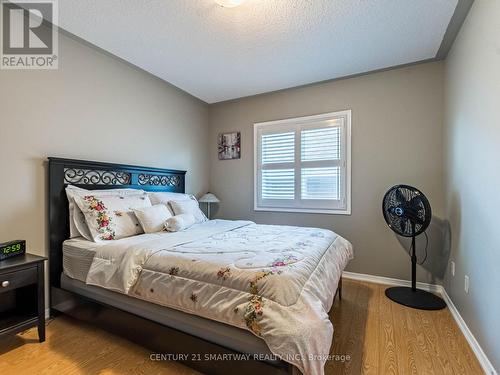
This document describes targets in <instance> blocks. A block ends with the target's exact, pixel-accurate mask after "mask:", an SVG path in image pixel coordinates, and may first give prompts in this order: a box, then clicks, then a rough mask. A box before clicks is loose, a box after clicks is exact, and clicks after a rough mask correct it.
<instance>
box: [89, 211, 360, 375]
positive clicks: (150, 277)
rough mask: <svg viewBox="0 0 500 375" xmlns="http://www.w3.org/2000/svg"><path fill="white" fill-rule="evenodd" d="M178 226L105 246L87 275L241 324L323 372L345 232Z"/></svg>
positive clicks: (305, 368)
mask: <svg viewBox="0 0 500 375" xmlns="http://www.w3.org/2000/svg"><path fill="white" fill-rule="evenodd" d="M190 231H191V232H190ZM181 233H184V234H183V235H179V236H177V237H178V238H177V239H175V238H173V237H172V234H167V235H165V236H162V237H161V238H159V239H156V240H154V241H148V242H146V243H140V244H138V243H136V244H134V245H129V246H122V247H121V248H120V246H113V245H106V246H103V247H102V248H101V249H100V250H99V252H98V253H97V254H96V256H95V258H94V263H96V265H95V266H94V263H93V266H92V267H91V270H90V272H89V277H88V278H87V283H88V284H94V285H99V286H101V287H104V288H108V289H114V290H118V291H121V292H123V293H128V294H130V295H132V296H135V297H138V298H141V299H145V300H147V301H150V302H154V303H157V304H161V305H165V306H168V307H171V308H175V309H178V310H182V311H186V312H189V313H192V314H196V315H199V316H203V317H206V318H209V319H213V320H217V321H220V322H223V323H226V324H230V325H233V326H237V327H241V328H244V329H248V330H250V331H251V332H253V333H254V334H255V335H257V336H259V337H261V338H262V339H264V340H265V342H266V344H267V345H268V347H269V349H270V350H271V351H272V352H273V353H274V354H275V355H277V356H279V357H280V358H282V359H283V360H285V361H287V362H290V363H292V364H293V365H295V366H296V367H297V368H298V369H300V370H301V371H302V372H303V373H304V374H323V373H324V370H323V368H324V364H325V361H326V359H327V356H328V354H329V350H330V346H331V343H332V337H333V327H332V324H331V322H330V320H329V318H328V311H329V310H330V308H331V306H332V303H333V298H334V295H335V291H336V288H337V284H338V281H339V279H340V276H341V273H342V270H343V269H344V268H345V266H346V265H347V263H348V261H349V260H350V259H352V257H353V251H352V246H351V244H350V243H349V242H348V241H347V240H345V239H344V238H342V237H340V236H338V235H337V234H335V233H334V232H332V231H329V230H325V229H318V228H305V227H292V226H278V225H257V224H254V223H252V222H241V221H235V222H233V221H225V220H212V221H210V222H207V223H205V224H200V225H199V226H197V227H196V228H193V229H192V230H188V231H185V232H181ZM174 237H176V236H174ZM113 263H114V264H115V266H113ZM117 264H118V265H119V267H116V265H117ZM123 267H125V268H128V270H123V269H122V268H123ZM108 271H110V273H108ZM124 271H125V272H124ZM111 274H112V277H108V276H109V275H111ZM103 275H108V276H106V277H103ZM112 279H114V280H115V282H114V283H113V282H110V281H112ZM120 289H121V290H120Z"/></svg>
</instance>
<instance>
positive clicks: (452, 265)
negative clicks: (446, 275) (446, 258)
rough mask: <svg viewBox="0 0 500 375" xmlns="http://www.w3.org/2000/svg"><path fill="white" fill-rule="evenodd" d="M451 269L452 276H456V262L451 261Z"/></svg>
mask: <svg viewBox="0 0 500 375" xmlns="http://www.w3.org/2000/svg"><path fill="white" fill-rule="evenodd" d="M450 268H451V276H455V262H454V261H451V263H450Z"/></svg>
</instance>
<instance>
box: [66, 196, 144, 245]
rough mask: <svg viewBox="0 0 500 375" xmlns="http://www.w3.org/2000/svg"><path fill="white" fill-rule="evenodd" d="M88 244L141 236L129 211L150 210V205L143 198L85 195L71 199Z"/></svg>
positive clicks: (133, 216) (139, 229) (131, 212)
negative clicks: (81, 217) (88, 236)
mask: <svg viewBox="0 0 500 375" xmlns="http://www.w3.org/2000/svg"><path fill="white" fill-rule="evenodd" d="M74 199H75V203H76V204H77V205H78V207H80V210H82V212H83V214H84V215H85V220H86V222H87V225H88V228H89V230H90V233H91V236H92V240H93V241H95V242H98V241H107V240H117V239H120V238H123V237H130V236H135V235H137V234H140V233H142V227H141V225H140V224H139V221H138V220H137V217H136V216H135V214H134V212H133V210H134V209H137V208H142V207H150V206H151V201H150V200H149V198H148V196H147V195H146V194H143V195H129V196H127V195H86V196H83V197H81V196H75V197H74Z"/></svg>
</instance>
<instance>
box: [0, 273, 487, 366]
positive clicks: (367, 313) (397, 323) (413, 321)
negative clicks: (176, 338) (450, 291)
mask: <svg viewBox="0 0 500 375" xmlns="http://www.w3.org/2000/svg"><path fill="white" fill-rule="evenodd" d="M384 290H385V286H383V285H377V284H370V283H364V282H359V281H351V280H344V293H343V296H342V297H343V299H342V301H338V300H337V301H336V302H335V305H334V307H333V309H332V312H331V314H330V317H331V319H332V321H333V324H334V326H335V334H334V343H333V345H332V350H331V353H332V355H334V357H333V358H332V360H331V361H329V362H328V363H327V365H326V368H325V372H326V374H328V375H330V374H332V375H333V374H335V375H336V374H381V375H388V374H398V375H399V374H467V375H474V374H482V373H483V372H482V370H481V368H480V366H479V363H478V362H477V359H476V358H475V356H474V354H473V353H472V350H471V349H470V347H469V346H468V344H467V342H466V340H465V338H464V337H463V335H462V333H461V332H460V331H459V329H458V327H457V325H456V324H455V321H454V320H453V318H452V316H451V315H450V312H449V311H448V310H447V309H445V310H441V311H419V310H414V309H409V308H405V307H403V306H400V305H397V304H395V303H393V302H391V301H389V300H388V299H387V298H385V295H384ZM149 355H150V351H148V350H146V349H144V348H142V347H139V346H137V345H135V344H133V343H131V342H128V341H126V340H123V339H121V338H119V337H116V336H114V335H111V334H108V333H106V332H104V331H101V330H99V329H96V328H94V327H92V326H88V325H85V324H82V323H80V322H77V321H75V320H73V319H71V318H68V317H58V318H57V319H54V320H52V321H51V322H50V323H49V324H48V327H47V341H46V342H45V343H43V344H39V343H38V340H37V334H36V329H32V330H28V331H26V332H24V333H22V334H20V335H17V336H12V337H9V338H6V339H2V340H1V341H0V374H2V375H3V374H9V375H10V374H15V375H24V374H30V375H35V374H36V375H37V374H48V375H51V374H58V375H63V374H64V375H67V374H74V375H77V374H82V375H94V374H103V375H104V374H105V375H122V374H148V375H149V374H167V375H168V374H181V375H182V374H196V372H195V371H193V370H191V369H189V368H187V367H185V366H183V365H181V364H178V363H175V362H153V361H150V360H149ZM347 356H349V357H347Z"/></svg>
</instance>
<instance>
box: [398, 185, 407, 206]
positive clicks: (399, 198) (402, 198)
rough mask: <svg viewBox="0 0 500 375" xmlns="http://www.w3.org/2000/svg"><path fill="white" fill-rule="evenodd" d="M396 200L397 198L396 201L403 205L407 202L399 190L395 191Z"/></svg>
mask: <svg viewBox="0 0 500 375" xmlns="http://www.w3.org/2000/svg"><path fill="white" fill-rule="evenodd" d="M396 198H397V199H398V200H399V201H400V202H401V203H405V202H407V200H406V197H405V195H404V194H403V192H402V191H401V188H397V189H396Z"/></svg>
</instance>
